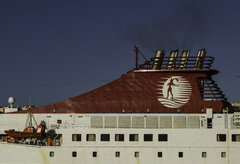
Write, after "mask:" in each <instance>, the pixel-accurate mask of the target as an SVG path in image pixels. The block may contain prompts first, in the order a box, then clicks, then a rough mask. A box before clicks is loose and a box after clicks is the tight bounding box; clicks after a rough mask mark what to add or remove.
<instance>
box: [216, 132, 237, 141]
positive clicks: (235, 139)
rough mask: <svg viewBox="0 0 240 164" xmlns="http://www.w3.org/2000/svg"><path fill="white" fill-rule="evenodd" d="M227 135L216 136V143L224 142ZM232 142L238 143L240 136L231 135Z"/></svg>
mask: <svg viewBox="0 0 240 164" xmlns="http://www.w3.org/2000/svg"><path fill="white" fill-rule="evenodd" d="M226 140H227V135H226V134H217V141H218V142H226ZM232 142H240V134H232Z"/></svg>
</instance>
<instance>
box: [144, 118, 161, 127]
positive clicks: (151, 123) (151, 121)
mask: <svg viewBox="0 0 240 164" xmlns="http://www.w3.org/2000/svg"><path fill="white" fill-rule="evenodd" d="M146 128H149V129H157V128H158V117H157V116H148V117H146Z"/></svg>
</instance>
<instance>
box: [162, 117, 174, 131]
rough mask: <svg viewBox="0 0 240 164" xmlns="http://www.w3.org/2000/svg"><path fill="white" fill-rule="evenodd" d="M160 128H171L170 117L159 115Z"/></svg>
mask: <svg viewBox="0 0 240 164" xmlns="http://www.w3.org/2000/svg"><path fill="white" fill-rule="evenodd" d="M160 128H162V129H167V128H172V117H171V116H160Z"/></svg>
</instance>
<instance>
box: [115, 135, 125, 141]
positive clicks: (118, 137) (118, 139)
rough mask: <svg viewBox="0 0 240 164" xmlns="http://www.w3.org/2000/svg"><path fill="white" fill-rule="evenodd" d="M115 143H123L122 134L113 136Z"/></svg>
mask: <svg viewBox="0 0 240 164" xmlns="http://www.w3.org/2000/svg"><path fill="white" fill-rule="evenodd" d="M115 141H124V134H115Z"/></svg>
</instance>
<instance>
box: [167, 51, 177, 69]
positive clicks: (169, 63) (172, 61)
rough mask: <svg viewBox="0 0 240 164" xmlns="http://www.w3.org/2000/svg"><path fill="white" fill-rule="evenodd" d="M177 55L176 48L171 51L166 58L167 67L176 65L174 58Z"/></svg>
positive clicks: (171, 67)
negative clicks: (167, 58)
mask: <svg viewBox="0 0 240 164" xmlns="http://www.w3.org/2000/svg"><path fill="white" fill-rule="evenodd" d="M177 55H178V50H175V51H171V53H170V58H169V60H168V66H167V67H168V69H174V68H175V66H176V58H177Z"/></svg>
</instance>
